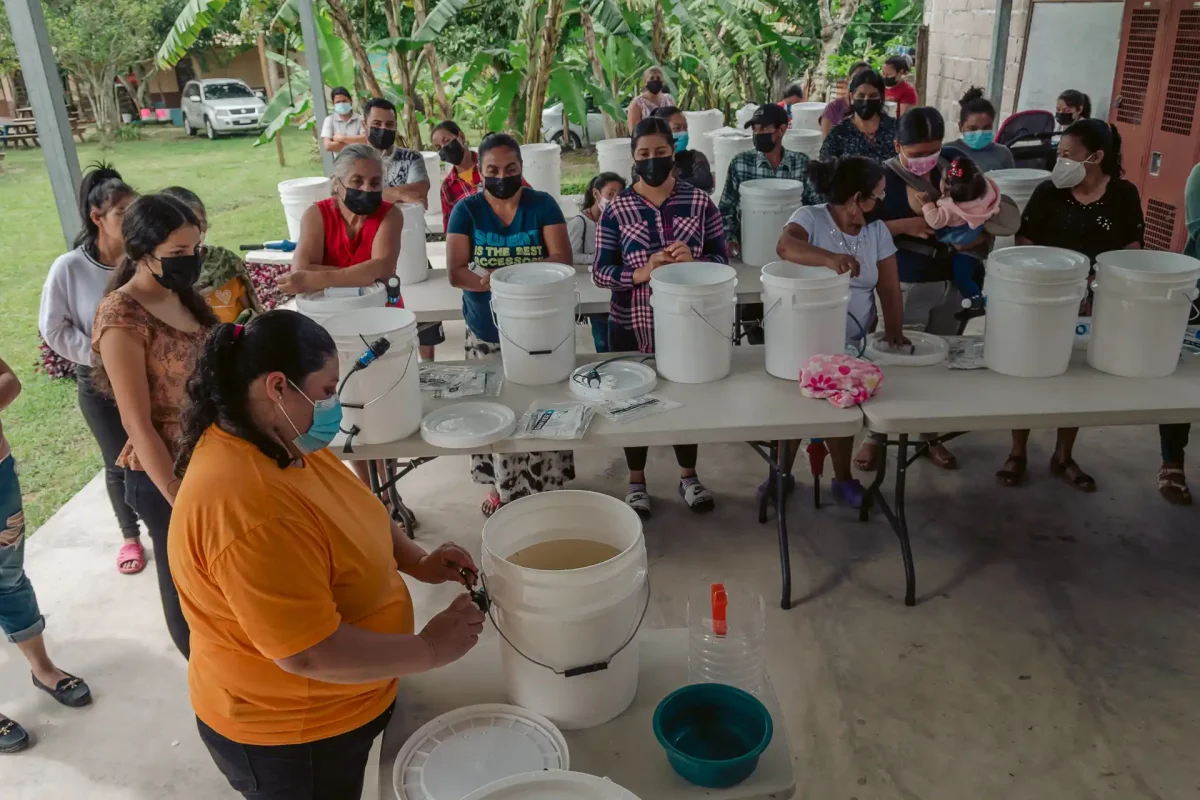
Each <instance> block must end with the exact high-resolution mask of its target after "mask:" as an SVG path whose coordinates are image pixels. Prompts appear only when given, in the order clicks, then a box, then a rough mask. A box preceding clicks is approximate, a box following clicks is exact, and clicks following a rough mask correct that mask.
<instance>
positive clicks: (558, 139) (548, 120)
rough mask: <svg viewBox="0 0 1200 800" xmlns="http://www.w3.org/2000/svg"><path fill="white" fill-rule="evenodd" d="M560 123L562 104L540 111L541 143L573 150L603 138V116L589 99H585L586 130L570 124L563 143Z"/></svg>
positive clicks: (561, 120) (561, 119)
mask: <svg viewBox="0 0 1200 800" xmlns="http://www.w3.org/2000/svg"><path fill="white" fill-rule="evenodd" d="M562 123H563V104H562V103H555V104H554V105H552V106H547V107H546V108H544V109H542V141H543V142H554V143H555V144H561V145H565V146H566V147H569V148H575V147H582V146H583V145H585V144H593V143H594V142H598V141H600V140H601V139H603V138H604V115H603V114H602V113H601V112H600V107H599V106H597V105H596V104H595V102H593V101H592V98H590V97H589V98H588V99H587V129H586V130H584V128H583V126H581V125H577V124H575V123H574V122H572V123H571V127H570V130H569V131H568V136H569V137H570V138H569V139H568V140H567V141H566V142H564V141H563V125H562Z"/></svg>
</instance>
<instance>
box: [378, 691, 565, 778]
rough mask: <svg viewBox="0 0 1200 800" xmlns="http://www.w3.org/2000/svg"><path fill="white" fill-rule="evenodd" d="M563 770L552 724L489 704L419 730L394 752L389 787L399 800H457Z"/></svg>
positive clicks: (527, 713) (557, 734) (560, 738)
mask: <svg viewBox="0 0 1200 800" xmlns="http://www.w3.org/2000/svg"><path fill="white" fill-rule="evenodd" d="M569 767H570V756H569V754H568V751H567V741H566V739H564V738H563V735H562V732H561V731H559V730H558V728H556V727H555V726H554V723H552V722H551V721H550V720H548V719H546V718H545V717H543V716H542V715H540V714H535V713H534V712H532V711H527V710H526V709H523V708H518V707H517V706H509V705H502V704H499V703H494V704H488V705H478V706H466V707H464V708H459V709H455V710H454V711H451V712H449V713H446V714H442V715H441V716H440V717H437V718H436V719H434V720H432V721H430V722H428V723H427V724H425V725H423V726H422V727H421V728H420V729H419V730H417V732H416V733H414V734H413V735H412V736H410V737H409V739H408V741H406V742H405V743H404V746H403V747H401V748H400V754H399V755H398V756H396V763H395V765H394V766H393V767H392V783H393V785H394V787H395V789H396V796H397V797H399V798H400V800H463V798H465V797H467V796H468V795H472V796H473V793H474V792H475V791H477V790H478V789H481V788H483V787H485V786H488V785H489V784H493V783H495V782H496V781H500V780H504V779H506V778H510V777H512V776H514V775H523V774H525V773H529V772H539V773H540V772H542V771H543V770H565V769H568V768H569ZM484 796H485V797H486V796H487V795H484ZM585 796H586V795H585Z"/></svg>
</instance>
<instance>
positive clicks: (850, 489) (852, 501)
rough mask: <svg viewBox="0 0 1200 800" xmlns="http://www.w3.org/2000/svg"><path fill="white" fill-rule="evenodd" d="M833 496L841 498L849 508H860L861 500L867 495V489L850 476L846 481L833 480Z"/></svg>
mask: <svg viewBox="0 0 1200 800" xmlns="http://www.w3.org/2000/svg"><path fill="white" fill-rule="evenodd" d="M832 488H833V496H834V497H836V498H838V499H839V500H841V501H842V502H843V503H845V504H846V505H848V506H850V507H851V508H862V505H863V500H864V499H865V498H866V496H867V489H866V487H865V486H863V485H862V484H861V483H859V482H858V481H857V480H855V479H853V478H851V479H850V480H848V481H838V480H835V481H833V487H832Z"/></svg>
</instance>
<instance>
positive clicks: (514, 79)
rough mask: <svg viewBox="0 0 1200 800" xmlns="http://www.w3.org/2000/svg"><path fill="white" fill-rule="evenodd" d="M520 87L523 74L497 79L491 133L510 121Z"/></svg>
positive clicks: (510, 73) (490, 121)
mask: <svg viewBox="0 0 1200 800" xmlns="http://www.w3.org/2000/svg"><path fill="white" fill-rule="evenodd" d="M443 2H444V0H443ZM520 86H521V74H520V73H519V72H505V73H504V74H503V75H500V76H499V77H498V78H497V79H496V94H495V96H494V97H493V98H492V107H491V109H489V110H488V115H487V127H488V130H489V131H498V130H501V129H503V127H504V123H505V122H507V121H508V110H509V108H510V107H511V106H512V99H513V97H514V96H516V94H517V89H519V88H520Z"/></svg>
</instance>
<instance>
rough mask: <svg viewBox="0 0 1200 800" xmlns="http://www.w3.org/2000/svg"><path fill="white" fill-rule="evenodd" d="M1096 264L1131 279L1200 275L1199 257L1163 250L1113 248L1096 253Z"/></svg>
mask: <svg viewBox="0 0 1200 800" xmlns="http://www.w3.org/2000/svg"><path fill="white" fill-rule="evenodd" d="M1096 268H1097V271H1098V272H1100V274H1106V273H1107V274H1115V275H1118V276H1120V277H1122V278H1124V279H1125V280H1129V281H1145V282H1156V283H1168V282H1169V283H1174V282H1179V283H1195V282H1196V279H1197V278H1198V277H1200V261H1198V260H1196V259H1195V258H1192V257H1191V256H1185V255H1181V254H1180V253H1166V252H1163V251H1161V250H1110V251H1109V252H1107V253H1101V254H1100V255H1098V256H1096Z"/></svg>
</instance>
